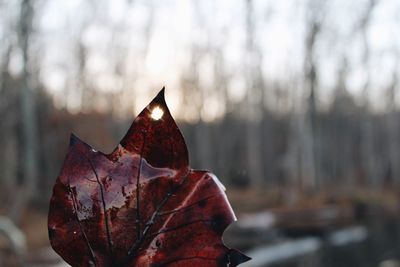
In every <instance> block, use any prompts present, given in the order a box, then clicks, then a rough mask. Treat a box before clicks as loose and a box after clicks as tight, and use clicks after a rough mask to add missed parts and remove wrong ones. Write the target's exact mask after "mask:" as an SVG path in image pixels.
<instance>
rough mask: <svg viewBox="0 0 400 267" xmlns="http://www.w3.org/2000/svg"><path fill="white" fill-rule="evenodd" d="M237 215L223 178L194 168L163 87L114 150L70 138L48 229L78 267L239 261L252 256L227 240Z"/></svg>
mask: <svg viewBox="0 0 400 267" xmlns="http://www.w3.org/2000/svg"><path fill="white" fill-rule="evenodd" d="M234 220H235V216H234V213H233V211H232V209H231V207H230V205H229V203H228V201H227V199H226V195H225V193H224V187H223V186H222V185H221V184H220V183H219V181H218V179H217V178H216V177H215V176H214V175H213V174H211V173H209V172H206V171H195V170H192V169H190V168H189V165H188V152H187V148H186V144H185V141H184V139H183V136H182V134H181V132H180V131H179V129H178V127H177V125H176V124H175V121H174V120H173V118H172V116H171V114H170V112H169V110H168V108H167V106H166V104H165V100H164V89H163V90H162V91H161V92H160V93H159V94H158V95H157V96H156V97H155V98H154V99H153V101H152V102H151V103H150V104H149V105H148V106H147V107H146V108H145V109H144V110H143V111H142V112H141V113H140V115H139V116H138V117H137V118H136V119H135V121H134V122H133V124H132V126H131V127H130V129H129V131H128V133H127V134H126V136H125V137H124V138H123V139H122V141H121V143H120V144H119V145H118V147H117V148H116V149H115V150H114V152H112V153H111V154H108V155H106V154H103V153H101V152H99V151H95V150H94V149H93V148H91V147H90V146H89V145H87V144H86V143H84V142H82V141H80V140H79V139H78V138H77V137H76V136H74V135H72V136H71V141H70V146H69V151H68V153H67V156H66V159H65V162H64V166H63V168H62V170H61V173H60V175H59V177H58V178H57V181H56V184H55V186H54V188H53V196H52V198H51V201H50V211H49V218H48V228H49V237H50V242H51V245H52V247H53V248H54V250H55V251H56V252H57V253H58V254H60V255H61V257H62V258H63V259H64V260H65V261H66V262H68V263H69V264H70V265H72V266H101V267H102V266H127V267H128V266H129V267H131V266H153V267H156V266H236V265H238V264H240V263H242V262H245V261H247V260H249V258H248V257H247V256H245V255H243V254H241V253H240V252H238V251H236V250H234V249H229V248H227V247H226V246H225V245H224V244H223V243H222V240H221V236H222V234H223V232H224V230H225V228H226V227H227V226H228V225H229V224H230V223H231V222H232V221H234Z"/></svg>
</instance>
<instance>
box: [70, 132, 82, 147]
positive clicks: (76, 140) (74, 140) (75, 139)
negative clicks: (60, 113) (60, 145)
mask: <svg viewBox="0 0 400 267" xmlns="http://www.w3.org/2000/svg"><path fill="white" fill-rule="evenodd" d="M79 142H80V140H79V138H78V136H76V135H75V134H74V133H71V135H70V136H69V147H73V146H75V145H76V144H77V143H79Z"/></svg>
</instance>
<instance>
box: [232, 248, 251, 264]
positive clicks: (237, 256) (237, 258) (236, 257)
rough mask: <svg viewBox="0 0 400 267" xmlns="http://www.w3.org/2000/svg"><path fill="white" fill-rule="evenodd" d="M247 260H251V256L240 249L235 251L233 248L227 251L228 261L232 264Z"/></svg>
mask: <svg viewBox="0 0 400 267" xmlns="http://www.w3.org/2000/svg"><path fill="white" fill-rule="evenodd" d="M249 260H251V258H250V257H249V256H246V255H245V254H243V253H241V252H240V251H237V250H235V249H231V250H230V251H229V263H230V264H231V265H233V266H237V265H239V264H241V263H244V262H247V261H249Z"/></svg>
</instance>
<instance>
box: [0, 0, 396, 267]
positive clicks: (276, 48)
mask: <svg viewBox="0 0 400 267" xmlns="http://www.w3.org/2000/svg"><path fill="white" fill-rule="evenodd" d="M399 26H400V2H399V1H396V0H380V1H379V0H353V1H347V0H331V1H325V0H293V1H289V0H284V1H283V0H282V1H272V0H220V1H213V0H203V1H195V0H192V1H178V0H163V1H154V0H115V1H105V0H96V1H94V0H88V1H83V0H59V1H49V0H11V1H10V0H0V147H1V150H2V153H0V266H6V267H11V266H30V267H32V266H53V267H54V266H59V267H60V266H66V265H65V264H63V263H62V261H60V259H59V258H58V257H57V255H55V253H54V252H52V250H51V248H50V247H49V242H48V237H47V209H48V202H49V198H50V194H51V192H52V191H51V190H52V186H53V184H54V181H55V179H56V177H57V175H58V172H59V170H60V167H61V165H62V162H63V159H64V156H65V153H66V149H67V146H68V142H69V141H68V140H69V134H70V132H74V133H75V134H77V135H78V136H79V137H80V138H81V139H82V140H85V141H86V142H88V143H89V144H90V145H92V146H93V147H94V148H95V149H97V150H101V151H103V152H107V153H108V152H111V151H112V150H113V148H114V147H115V146H116V145H117V143H118V141H119V140H120V139H121V138H122V136H123V135H124V134H125V132H126V131H127V129H128V127H129V126H130V124H131V122H132V120H133V119H134V117H135V116H136V115H137V114H138V112H140V111H141V110H142V109H143V108H144V107H145V106H146V105H147V104H148V102H149V101H150V100H151V99H152V98H153V97H154V96H155V95H156V94H157V93H158V91H159V90H160V89H161V88H162V86H164V85H165V86H166V99H167V103H168V105H169V107H170V109H171V112H172V114H173V116H174V117H175V118H176V120H177V121H178V125H179V126H180V128H181V129H182V132H183V134H184V136H185V138H186V141H187V145H188V147H189V151H190V161H191V166H192V167H193V168H197V169H199V168H201V169H204V168H205V169H209V170H212V171H213V172H214V173H215V174H216V175H217V176H218V177H219V178H220V179H221V181H222V182H223V183H224V184H225V185H226V187H227V194H228V197H229V199H230V200H231V202H232V205H233V207H234V209H235V211H236V213H237V216H238V218H239V221H238V222H236V223H234V224H233V225H231V226H230V228H229V229H228V231H227V232H226V233H225V235H224V239H225V241H226V243H227V244H228V245H230V246H235V247H238V248H240V249H241V250H243V251H245V252H247V253H248V254H249V255H250V256H252V257H253V258H254V260H253V261H251V262H250V263H248V264H247V265H244V266H275V267H278V266H279V267H289V266H296V267H297V266H299V267H300V266H308V267H314V266H315V267H319V266H324V267H330V266H332V267H333V266H334V267H345V266H346V267H347V266H349V267H354V266H361V267H364V266H365V267H399V266H400V261H399V260H400V220H399V214H400V213H399V212H400V190H399V189H400V187H399V186H400V164H399V163H400V139H399V138H400V120H399V119H400V113H399V104H400V103H399V102H400V91H399V90H400V35H399V30H398V29H399Z"/></svg>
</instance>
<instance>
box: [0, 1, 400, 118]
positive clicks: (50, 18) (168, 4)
mask: <svg viewBox="0 0 400 267" xmlns="http://www.w3.org/2000/svg"><path fill="white" fill-rule="evenodd" d="M367 1H368V0H357V1H348V0H333V1H326V4H325V8H326V9H327V12H325V15H324V16H323V17H324V20H323V30H322V33H321V35H320V37H319V40H318V42H317V44H316V56H317V61H318V64H319V66H320V67H319V83H320V90H319V100H320V102H321V103H327V104H329V102H330V101H331V99H332V93H333V90H334V88H335V83H336V79H337V73H338V70H339V67H340V66H341V64H342V62H343V57H344V56H346V58H347V60H348V68H349V76H348V79H347V87H348V91H349V92H350V93H351V94H353V95H355V96H358V97H359V96H360V95H361V94H362V93H363V92H362V90H361V88H362V87H363V85H364V83H365V81H366V77H367V76H368V75H369V77H370V84H371V88H372V89H371V91H370V98H371V99H372V100H373V104H374V106H376V107H378V108H379V107H383V106H384V105H385V101H384V91H383V90H384V88H386V87H387V86H388V84H389V83H390V82H391V79H392V76H393V72H394V70H395V69H396V68H397V69H398V67H399V66H396V64H398V62H397V61H398V56H396V53H399V52H400V35H399V34H398V28H399V27H398V25H399V24H400V23H399V22H400V2H399V1H396V0H385V1H378V4H377V6H376V9H375V10H374V12H373V14H372V19H371V24H370V27H369V30H368V32H367V38H368V41H369V44H370V49H371V59H370V63H369V65H368V66H364V65H363V64H362V55H363V51H364V50H363V45H362V38H361V34H360V33H354V27H355V25H356V24H357V22H358V20H359V19H360V14H361V13H362V10H363V8H364V7H365V6H366V3H367ZM42 2H44V4H42V5H41V6H40V11H39V14H38V17H39V18H38V21H37V24H36V25H35V27H36V29H37V36H39V37H38V40H37V43H36V46H37V47H40V49H39V48H37V51H38V53H39V55H38V58H39V59H40V62H41V68H42V71H41V77H42V80H43V81H44V83H45V84H46V85H47V86H48V88H49V91H50V93H51V94H52V95H54V97H55V98H56V100H57V101H58V103H60V105H67V106H69V107H70V108H72V109H74V108H79V106H80V105H81V103H80V100H79V96H78V94H77V93H76V92H75V93H74V90H75V91H78V90H77V89H76V87H77V85H76V77H77V75H78V73H77V64H78V61H77V40H78V38H79V37H80V36H82V43H83V45H84V46H85V47H86V49H87V51H88V61H87V68H86V71H87V74H88V77H87V79H88V80H89V83H90V84H92V85H94V86H95V87H96V88H97V89H98V90H100V91H103V92H113V91H114V92H116V93H120V94H121V95H123V96H124V97H122V99H123V100H124V101H126V103H122V105H127V106H129V105H130V104H131V103H133V104H134V105H132V106H134V112H138V111H139V110H140V109H142V108H143V107H144V105H146V104H145V103H147V102H148V101H149V100H150V99H151V97H152V96H153V95H154V94H155V93H156V92H157V91H158V90H159V89H160V88H161V87H162V86H164V85H165V86H166V87H167V98H168V102H169V105H170V107H171V109H172V110H173V111H176V112H178V110H179V104H180V96H181V95H182V94H181V92H182V90H184V89H182V88H181V86H180V78H181V76H182V73H184V72H185V71H187V70H188V67H189V63H190V58H191V56H192V55H191V49H192V47H193V46H196V47H198V48H200V49H207V48H215V47H219V48H221V51H222V55H223V58H224V69H225V71H226V73H227V74H228V76H229V79H230V81H229V87H228V95H229V96H230V97H231V98H232V99H233V101H236V102H240V101H243V99H244V96H245V93H246V81H245V77H243V75H242V73H243V68H245V67H246V66H244V62H245V60H244V59H245V55H246V54H245V51H246V6H245V3H246V1H245V0H220V1H214V0H202V1H183V0H165V1H149V0H134V1H132V3H130V2H129V1H126V0H114V1H83V0H58V1H42ZM306 2H307V1H306V0H293V1H289V0H285V1H272V0H254V2H253V3H254V13H253V21H254V22H253V23H254V25H255V29H254V36H255V43H256V46H257V47H258V49H260V51H261V53H262V62H261V63H262V65H261V67H262V71H263V77H264V78H265V80H266V81H267V83H268V84H274V83H282V84H287V83H289V85H290V86H292V87H293V88H294V89H293V90H303V89H304V88H302V86H301V81H302V77H303V76H302V75H303V60H304V38H305V32H306V29H305V24H304V22H305V7H306V4H305V3H306ZM93 3H95V4H93ZM3 6H5V7H6V9H4V10H3V11H4V13H7V12H8V11H7V10H10V11H11V10H12V6H13V3H12V1H10V2H5V3H4V4H3ZM321 12H322V11H321ZM8 15H9V16H12V14H8ZM2 26H3V27H1V28H0V34H2V33H3V32H4V31H3V30H4V28H5V26H4V23H3V25H2ZM3 35H4V34H3ZM144 40H148V46H147V47H146V46H145V45H144V43H145V41H144ZM397 50H399V51H397ZM12 56H13V57H12V64H11V68H12V70H13V71H14V72H15V73H18V72H19V71H20V65H21V64H20V62H21V58H20V55H19V53H18V51H15V53H13V54H12ZM118 62H119V63H118ZM121 62H122V63H121ZM214 63H215V58H214V57H213V54H208V55H205V56H202V57H201V59H200V60H199V65H198V68H199V73H200V76H199V78H200V82H201V84H202V85H203V86H202V87H204V88H206V89H205V90H209V92H208V91H207V92H208V93H207V94H206V96H208V98H209V99H207V100H206V101H208V103H209V105H208V108H207V109H204V110H203V111H204V112H203V113H202V115H201V116H202V117H204V119H206V120H212V119H214V118H216V117H218V116H221V115H222V114H223V112H224V107H222V106H218V105H219V104H218V99H217V96H215V97H214V95H213V91H212V88H213V86H214V77H213V75H214V72H213V66H214ZM118 64H119V65H118ZM121 64H122V66H121ZM116 69H119V71H120V72H122V73H120V75H116V71H115V70H116ZM368 69H369V70H368ZM396 71H397V72H398V70H396ZM66 88H69V91H68V92H69V93H68V94H66ZM270 94H271V105H273V104H274V98H273V93H272V92H271V93H270ZM300 95H301V94H300ZM67 102H68V103H67ZM66 103H67V104H66ZM268 103H269V102H268ZM100 104H102V105H105V106H107V105H108V103H107V102H104V103H100ZM210 107H212V108H210ZM207 113H209V114H207ZM192 115H193V114H192ZM188 116H190V114H189V115H188Z"/></svg>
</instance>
